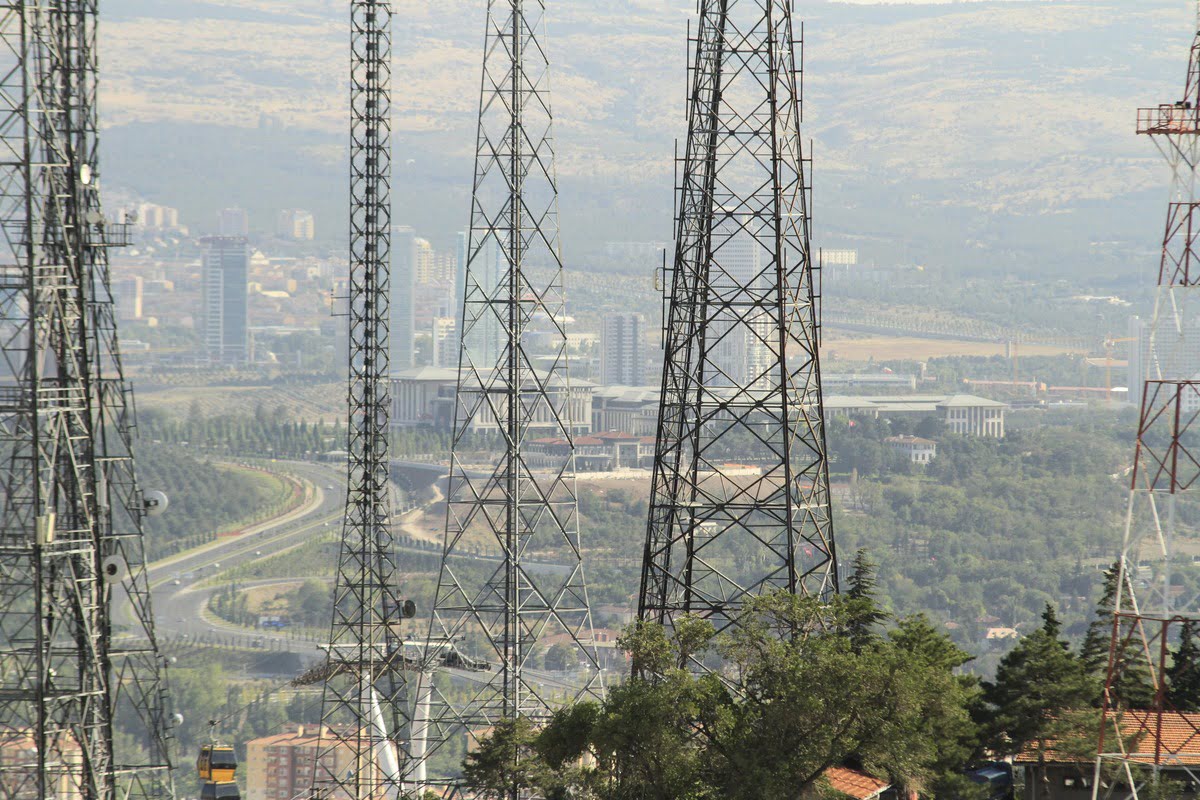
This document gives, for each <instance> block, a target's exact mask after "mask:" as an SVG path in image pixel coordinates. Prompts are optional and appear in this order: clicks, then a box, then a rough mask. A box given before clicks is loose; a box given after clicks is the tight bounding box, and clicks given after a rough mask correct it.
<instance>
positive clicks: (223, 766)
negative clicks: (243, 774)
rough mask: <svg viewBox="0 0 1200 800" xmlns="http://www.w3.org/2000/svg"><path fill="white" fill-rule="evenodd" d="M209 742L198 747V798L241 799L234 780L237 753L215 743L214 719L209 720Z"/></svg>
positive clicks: (228, 747) (209, 799)
mask: <svg viewBox="0 0 1200 800" xmlns="http://www.w3.org/2000/svg"><path fill="white" fill-rule="evenodd" d="M208 725H209V743H208V744H206V745H204V746H202V747H201V748H200V756H199V757H198V758H197V759H196V772H197V773H198V774H199V776H200V800H241V798H242V795H241V792H239V791H238V785H237V783H236V780H235V777H234V775H235V773H236V772H237V765H238V762H237V754H236V753H235V752H234V751H233V747H231V746H230V745H227V744H217V743H216V740H215V738H214V736H213V731H214V730H215V729H216V727H217V723H216V721H215V720H214V721H212V722H209V724H208Z"/></svg>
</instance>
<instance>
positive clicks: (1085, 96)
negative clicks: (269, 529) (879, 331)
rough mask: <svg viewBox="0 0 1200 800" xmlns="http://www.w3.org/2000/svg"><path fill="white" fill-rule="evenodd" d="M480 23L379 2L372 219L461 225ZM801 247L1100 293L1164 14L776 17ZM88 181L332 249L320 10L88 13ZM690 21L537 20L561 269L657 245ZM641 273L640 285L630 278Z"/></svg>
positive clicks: (310, 5) (336, 16)
mask: <svg viewBox="0 0 1200 800" xmlns="http://www.w3.org/2000/svg"><path fill="white" fill-rule="evenodd" d="M484 5H485V4H484V3H483V2H482V0H475V1H473V2H465V0H443V1H442V2H439V3H425V2H418V0H396V2H394V3H393V6H394V9H395V12H394V13H395V67H394V76H395V79H394V80H395V106H396V111H397V113H396V120H395V129H396V134H395V145H396V155H397V173H396V186H397V190H396V201H397V218H398V220H400V221H405V222H408V223H410V224H413V225H415V226H416V227H417V228H418V229H419V230H422V231H424V232H427V234H428V235H429V236H431V237H432V238H434V239H435V243H436V242H442V243H444V245H445V246H448V244H449V239H450V237H451V235H452V234H453V231H454V230H456V229H458V228H460V227H462V221H465V219H466V213H467V203H468V194H467V193H468V191H469V185H470V174H471V154H472V147H473V142H474V115H475V108H476V106H477V103H478V84H479V75H478V73H479V66H478V62H479V58H480V54H479V52H478V49H479V46H480V43H481V39H482V29H483V14H484ZM796 5H797V15H798V16H802V17H803V18H804V20H805V35H806V64H805V67H806V76H805V84H806V96H805V101H806V120H805V122H806V126H805V130H804V133H805V135H806V136H807V137H811V138H812V139H813V140H814V157H815V179H814V180H815V191H816V207H815V210H816V233H817V236H818V239H819V243H821V244H823V245H825V246H827V247H842V246H849V247H858V248H859V249H860V250H861V251H862V254H863V257H864V259H866V260H874V261H876V262H879V263H888V262H902V263H923V264H931V265H937V266H945V267H952V268H956V269H963V270H967V271H979V270H993V269H1000V270H1004V271H1007V272H1015V273H1030V274H1038V275H1042V276H1043V277H1044V276H1046V275H1054V274H1061V275H1063V276H1064V277H1066V276H1068V275H1087V276H1089V277H1090V278H1094V277H1095V276H1099V277H1101V278H1104V277H1107V276H1112V275H1123V274H1125V273H1128V272H1132V270H1131V268H1130V267H1129V262H1130V261H1131V260H1135V259H1146V258H1151V257H1152V254H1153V250H1154V248H1155V245H1156V243H1155V242H1154V237H1155V235H1156V232H1157V230H1158V229H1159V228H1160V227H1161V216H1162V207H1161V206H1162V201H1163V200H1164V199H1165V191H1166V180H1167V175H1166V174H1165V170H1164V169H1163V168H1162V167H1161V165H1160V160H1159V157H1158V156H1157V154H1156V153H1155V152H1154V149H1153V146H1152V145H1151V143H1150V142H1148V141H1144V140H1139V139H1138V138H1137V137H1136V136H1135V135H1134V124H1133V123H1134V111H1135V109H1136V108H1137V106H1139V105H1153V104H1156V103H1158V102H1167V101H1170V100H1172V99H1174V98H1175V95H1176V94H1178V93H1179V92H1180V91H1182V84H1183V78H1184V74H1185V68H1186V59H1187V46H1188V43H1189V39H1190V35H1191V30H1190V27H1191V25H1190V23H1189V3H1187V2H1184V0H1142V1H1141V2H1138V3H1136V4H1134V3H1129V2H1127V0H1126V1H1125V2H1112V1H1104V0H1079V1H1078V2H1046V1H1039V0H1033V1H1032V2H1012V1H1011V0H1010V1H1007V2H973V3H951V4H935V5H929V4H920V5H910V4H897V5H859V4H850V3H833V2H816V1H814V2H799V3H797V4H796ZM102 8H103V11H102V14H103V15H104V20H103V27H102V41H101V47H102V51H101V65H102V69H103V70H104V72H103V76H102V77H103V92H102V103H103V105H102V114H103V118H104V121H105V124H106V128H107V130H106V133H105V137H106V138H105V147H104V156H105V159H106V161H105V165H106V167H107V173H106V174H107V180H108V181H109V182H110V183H112V184H115V185H118V186H128V187H130V188H132V189H134V190H136V191H137V192H139V193H141V194H143V195H145V196H147V197H148V198H150V199H153V200H155V201H158V202H163V203H167V204H171V205H177V206H179V207H180V208H181V209H182V210H183V212H184V217H185V219H187V220H188V221H190V222H192V223H193V224H194V225H195V226H198V227H201V228H203V227H205V226H207V225H208V221H209V220H210V219H212V214H213V212H215V210H216V209H217V208H219V207H221V206H223V205H231V204H234V203H240V204H242V205H244V206H245V207H247V208H249V209H250V210H251V212H252V216H253V219H252V223H253V224H255V225H256V226H257V227H261V228H263V229H267V228H269V226H270V221H271V216H270V215H271V213H272V211H273V209H276V208H280V207H284V206H305V207H311V208H313V210H314V211H316V212H317V218H318V226H319V227H320V228H321V229H322V230H323V231H329V230H330V229H334V230H340V229H342V228H344V225H345V224H344V221H343V218H344V216H345V214H344V211H343V208H344V201H345V195H346V190H345V182H346V181H345V179H344V177H343V174H342V173H343V167H342V165H343V160H344V148H345V136H344V130H345V128H346V125H347V122H346V120H345V114H346V110H345V109H346V99H345V86H346V79H345V71H346V63H347V48H348V46H347V32H346V21H345V10H346V3H345V2H344V0H172V2H171V3H169V4H167V3H162V2H160V1H159V0H106V3H105V4H104V5H103V6H102ZM693 13H694V2H692V0H680V1H679V2H666V1H665V0H562V1H561V2H559V3H557V4H553V3H552V4H551V12H550V14H551V16H550V19H551V28H550V38H549V49H550V52H551V55H552V57H553V58H554V59H555V73H554V84H553V91H554V104H555V109H556V115H557V134H558V153H559V172H560V176H561V184H562V185H561V189H562V195H563V201H562V205H563V225H564V231H565V237H564V241H565V246H566V248H567V250H568V260H571V258H572V253H574V254H577V255H578V256H579V257H580V258H584V257H586V255H587V254H588V253H594V252H596V251H598V250H599V249H600V247H601V244H602V243H603V242H605V241H611V240H620V241H626V240H664V239H667V238H669V236H670V230H671V224H670V209H671V184H672V178H673V174H674V169H673V166H672V164H671V155H672V152H673V140H674V138H675V137H677V136H682V135H683V132H684V126H683V120H682V113H683V108H684V101H685V96H684V92H685V90H686V86H685V80H684V78H685V75H684V60H685V42H684V35H685V30H686V25H687V21H688V19H689V18H690V16H691V15H692V14H693ZM651 266H652V265H648V268H649V267H651Z"/></svg>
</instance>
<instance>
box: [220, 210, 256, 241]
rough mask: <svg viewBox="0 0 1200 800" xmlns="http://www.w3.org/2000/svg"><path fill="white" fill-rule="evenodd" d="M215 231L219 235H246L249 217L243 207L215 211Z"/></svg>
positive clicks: (248, 230)
mask: <svg viewBox="0 0 1200 800" xmlns="http://www.w3.org/2000/svg"><path fill="white" fill-rule="evenodd" d="M217 232H218V233H219V234H220V235H221V236H248V235H249V234H250V218H249V217H248V216H247V215H246V209H244V208H223V209H221V210H220V211H218V212H217Z"/></svg>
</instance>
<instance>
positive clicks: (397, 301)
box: [388, 225, 417, 372]
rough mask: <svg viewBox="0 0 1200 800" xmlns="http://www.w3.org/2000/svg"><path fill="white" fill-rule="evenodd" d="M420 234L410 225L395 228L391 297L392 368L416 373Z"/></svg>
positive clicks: (390, 353)
mask: <svg viewBox="0 0 1200 800" xmlns="http://www.w3.org/2000/svg"><path fill="white" fill-rule="evenodd" d="M416 268H417V234H416V231H414V230H413V229H412V228H410V227H409V226H407V225H396V226H394V227H393V228H392V269H391V275H390V285H391V291H390V293H389V297H388V341H389V346H388V366H389V368H390V369H391V371H392V372H400V371H402V370H406V369H412V368H413V365H414V362H413V347H414V345H413V338H414V331H413V302H414V293H415V288H416Z"/></svg>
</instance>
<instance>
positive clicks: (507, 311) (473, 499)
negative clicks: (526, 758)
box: [418, 0, 603, 796]
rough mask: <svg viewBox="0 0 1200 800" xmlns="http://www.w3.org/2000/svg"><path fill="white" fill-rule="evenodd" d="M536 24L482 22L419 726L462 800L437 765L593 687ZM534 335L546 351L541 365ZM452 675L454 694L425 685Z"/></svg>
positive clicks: (510, 10) (578, 409)
mask: <svg viewBox="0 0 1200 800" xmlns="http://www.w3.org/2000/svg"><path fill="white" fill-rule="evenodd" d="M545 17H546V5H545V3H544V2H540V1H536V0H535V1H532V2H531V1H529V0H490V2H489V4H488V14H487V21H486V24H485V35H484V59H483V69H482V78H481V95H480V104H479V126H478V135H477V139H476V159H475V179H474V190H473V193H472V202H471V228H470V233H469V237H470V239H469V244H468V252H467V268H466V286H465V290H464V300H463V313H462V318H461V319H462V325H461V327H460V330H461V331H462V335H461V338H460V363H459V374H458V384H457V393H456V408H455V425H454V441H453V455H452V463H451V471H450V480H449V486H448V489H447V511H446V532H445V543H444V548H443V560H442V567H441V573H440V576H439V580H438V587H437V593H436V600H435V605H434V614H433V618H432V620H431V624H430V632H429V636H428V639H427V644H426V664H427V668H426V670H425V672H424V673H423V674H422V681H423V686H424V687H427V688H426V690H425V692H424V695H423V696H424V697H425V700H424V701H423V703H422V704H421V707H422V709H423V713H424V714H425V716H424V717H423V719H422V720H421V722H420V724H419V725H418V727H419V728H420V729H422V730H424V731H426V732H427V736H426V741H425V743H423V747H425V750H426V757H427V760H429V762H430V765H431V766H430V767H429V771H428V773H427V781H428V785H430V786H443V787H446V788H448V789H449V790H450V791H452V792H453V793H454V794H455V796H462V795H464V794H467V793H466V792H465V791H464V790H463V788H462V787H461V786H459V785H458V783H457V777H456V775H455V774H453V770H451V772H446V771H445V770H446V767H445V761H446V758H447V751H448V750H450V751H454V748H457V747H458V744H459V743H462V742H464V741H466V740H468V739H469V740H472V741H473V740H475V739H476V738H477V737H478V736H480V735H482V734H483V733H485V732H487V731H488V730H490V728H491V727H492V726H493V725H495V724H496V723H497V722H499V721H502V720H509V719H513V718H514V717H516V716H518V715H519V716H524V717H527V718H529V719H532V720H533V721H534V722H535V723H540V722H544V721H546V720H548V719H549V716H550V714H551V713H552V711H553V710H554V709H555V708H557V707H558V706H560V705H562V704H563V703H564V702H566V701H569V700H571V699H574V698H592V699H595V698H598V697H599V696H600V695H601V693H602V691H603V688H602V684H601V673H600V667H599V662H598V659H597V653H596V648H595V637H594V633H593V631H592V617H591V611H590V606H589V602H588V595H587V588H586V580H585V574H584V569H583V564H582V543H581V538H580V532H579V513H578V499H577V492H576V486H575V459H574V444H573V442H574V436H575V435H576V434H577V433H579V432H581V431H586V430H587V425H588V423H589V422H590V420H587V419H586V411H585V409H584V404H583V402H582V395H581V393H580V391H579V389H577V388H573V387H572V384H571V381H570V379H569V377H568V374H567V352H566V318H567V312H566V298H565V293H564V286H563V268H562V258H561V254H560V243H559V226H558V188H557V178H556V173H555V166H554V162H555V153H554V136H553V113H552V110H551V103H550V69H549V58H548V56H547V53H546V50H545ZM534 331H537V333H538V334H539V337H538V338H539V339H541V340H542V341H543V342H545V345H544V346H542V347H541V348H540V349H539V350H538V351H537V353H536V354H535V352H534V351H533V350H532V349H531V346H530V343H529V342H528V338H527V337H528V335H529V334H530V333H532V332H534ZM534 444H536V445H537V447H533V446H532V445H534ZM481 550H482V551H483V552H484V553H485V554H486V555H485V557H484V559H482V560H478V561H474V562H464V561H463V560H462V556H463V554H464V553H469V552H475V553H478V551H481ZM535 554H536V557H537V561H535V560H533V558H534V556H535ZM539 562H541V563H539ZM546 562H552V563H546ZM448 643H452V644H448ZM551 643H553V644H556V645H558V646H560V647H565V648H567V650H569V652H570V653H571V655H570V656H569V657H568V658H567V659H566V660H567V662H568V663H570V664H571V665H572V667H571V669H569V670H568V674H566V675H565V676H564V675H555V674H552V673H548V672H546V671H544V670H538V669H535V668H534V666H535V664H536V660H537V659H540V658H541V657H542V654H543V652H544V651H545V649H546V648H547V647H548V646H549V644H551ZM446 672H448V673H449V675H450V676H451V679H452V681H453V682H454V684H456V685H454V686H453V687H452V689H447V688H446V684H445V683H444V682H443V681H442V680H440V679H439V680H435V679H434V678H435V673H438V674H440V673H446ZM464 684H465V685H464ZM437 760H440V762H441V766H440V767H434V766H433V764H434V762H435V761H437Z"/></svg>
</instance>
